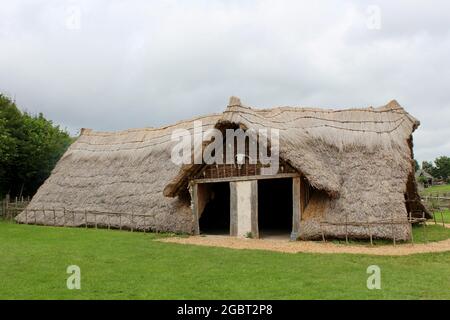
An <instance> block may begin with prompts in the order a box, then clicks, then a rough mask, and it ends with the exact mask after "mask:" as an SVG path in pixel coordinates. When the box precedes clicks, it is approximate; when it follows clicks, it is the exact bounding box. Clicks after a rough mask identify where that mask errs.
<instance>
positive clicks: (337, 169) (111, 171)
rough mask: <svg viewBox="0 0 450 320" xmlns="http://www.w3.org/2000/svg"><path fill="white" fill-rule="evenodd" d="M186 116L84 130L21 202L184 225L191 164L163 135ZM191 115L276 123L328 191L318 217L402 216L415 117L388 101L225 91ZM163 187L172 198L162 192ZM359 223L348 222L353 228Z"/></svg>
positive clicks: (284, 145) (307, 171)
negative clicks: (179, 159)
mask: <svg viewBox="0 0 450 320" xmlns="http://www.w3.org/2000/svg"><path fill="white" fill-rule="evenodd" d="M194 120H196V119H193V120H189V121H185V122H180V123H178V124H176V125H173V126H168V127H164V128H159V129H139V130H127V131H122V132H115V133H106V132H95V131H91V130H84V131H83V133H82V135H81V136H80V138H79V139H78V140H77V141H76V142H75V143H74V144H73V145H72V146H71V147H70V149H69V150H68V151H67V152H66V154H65V155H64V156H63V158H62V159H61V160H60V161H59V163H58V165H57V166H56V168H55V170H54V171H53V173H52V175H51V177H50V178H49V179H48V180H47V181H46V182H45V184H44V185H43V186H42V187H41V188H40V189H39V191H38V193H37V194H36V196H35V197H34V198H33V200H32V202H31V204H30V207H35V208H42V207H46V208H48V207H66V208H67V207H68V208H70V209H74V210H75V209H88V210H98V211H119V212H124V211H131V210H132V211H133V212H136V213H145V214H148V215H149V217H151V218H150V219H151V221H152V227H153V228H154V229H158V230H172V231H186V232H190V231H191V230H192V216H191V214H190V208H189V196H188V195H187V194H186V188H185V187H186V179H187V178H188V176H189V172H190V170H192V168H193V166H183V167H181V168H180V167H177V166H176V165H174V164H173V163H172V162H171V161H170V153H171V147H172V146H173V142H171V140H170V137H171V131H172V129H174V128H178V127H180V128H187V129H191V130H192V128H193V122H194ZM199 120H202V121H203V125H204V126H205V127H212V126H219V125H227V124H238V125H240V126H243V127H245V128H254V129H258V128H267V127H269V128H277V129H280V156H281V157H282V158H283V159H284V160H285V161H287V162H288V163H290V164H291V165H292V166H293V167H294V168H296V169H297V170H298V171H299V172H301V173H302V174H303V175H304V176H305V177H306V178H307V179H308V181H309V182H310V184H311V185H312V186H314V187H315V188H317V189H320V190H323V191H324V192H326V194H328V196H330V197H331V198H332V200H331V199H330V200H329V205H327V206H326V207H325V208H324V209H323V210H322V211H321V213H320V215H321V217H322V218H325V219H327V220H328V221H342V219H343V216H346V219H347V220H348V221H366V220H367V219H378V220H380V219H384V220H385V219H395V220H401V221H405V219H406V217H407V213H406V208H405V204H404V200H405V198H404V196H405V193H406V192H407V183H408V178H409V176H410V175H411V174H413V173H414V166H413V161H412V150H411V146H410V143H411V139H412V133H413V131H414V130H415V129H416V128H417V127H418V126H419V121H417V120H416V119H415V118H414V117H412V116H411V115H409V114H408V113H407V112H406V111H405V110H404V109H403V108H402V107H401V106H400V105H399V104H398V103H397V102H396V101H391V102H390V103H388V104H387V105H385V106H382V107H379V108H372V107H369V108H364V109H347V110H324V109H318V108H297V107H278V108H271V109H253V108H250V107H246V106H243V105H242V104H241V103H240V101H239V99H237V98H232V99H231V100H230V103H229V106H228V107H227V109H226V110H225V112H224V113H223V114H219V115H211V116H206V117H202V118H199ZM163 190H164V194H165V195H166V196H172V197H174V196H177V197H175V198H172V199H171V198H167V197H164V195H163ZM414 192H416V191H414ZM411 196H416V195H411ZM312 201H314V199H312ZM313 207H314V205H311V208H313ZM321 207H323V206H321ZM307 210H308V209H307ZM307 214H310V213H307ZM312 216H314V215H312ZM18 220H19V221H21V220H22V221H23V216H22V217H21V216H19V217H18ZM396 228H397V229H398V230H397V229H396V234H397V236H396V237H397V239H401V238H404V239H406V238H408V237H409V229H408V226H407V225H406V224H405V225H404V226H403V225H401V226H400V227H396ZM303 230H304V236H305V237H309V236H313V235H314V236H316V235H317V232H318V229H317V219H315V218H313V219H311V220H308V221H305V222H304V226H303ZM389 230H391V229H389ZM364 232H365V233H366V234H367V231H364V230H363V229H361V228H360V229H358V230H356V229H355V236H358V235H359V234H364ZM390 232H391V231H389V232H388V231H387V230H384V229H383V228H381V229H380V230H379V231H378V232H376V231H375V234H377V235H378V236H380V237H389V234H388V233H390Z"/></svg>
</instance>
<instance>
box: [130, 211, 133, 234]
mask: <svg viewBox="0 0 450 320" xmlns="http://www.w3.org/2000/svg"><path fill="white" fill-rule="evenodd" d="M133 223H134V214H133V211H131V222H130V228H131V232H133Z"/></svg>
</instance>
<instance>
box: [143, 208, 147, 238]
mask: <svg viewBox="0 0 450 320" xmlns="http://www.w3.org/2000/svg"><path fill="white" fill-rule="evenodd" d="M145 218H147V216H146V215H145V213H144V234H145V233H146V232H147V230H146V229H147V221H146V219H145Z"/></svg>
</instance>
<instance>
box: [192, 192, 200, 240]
mask: <svg viewBox="0 0 450 320" xmlns="http://www.w3.org/2000/svg"><path fill="white" fill-rule="evenodd" d="M191 201H192V202H191V204H192V219H193V223H194V235H196V236H198V235H199V234H200V224H199V212H198V211H199V207H198V184H197V183H194V184H192V185H191Z"/></svg>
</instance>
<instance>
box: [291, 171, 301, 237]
mask: <svg viewBox="0 0 450 320" xmlns="http://www.w3.org/2000/svg"><path fill="white" fill-rule="evenodd" d="M301 188H302V181H301V178H300V177H295V178H292V207H293V208H292V233H291V241H296V240H297V239H298V237H299V234H300V221H301V219H302V210H303V199H302V190H301Z"/></svg>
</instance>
